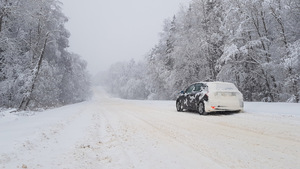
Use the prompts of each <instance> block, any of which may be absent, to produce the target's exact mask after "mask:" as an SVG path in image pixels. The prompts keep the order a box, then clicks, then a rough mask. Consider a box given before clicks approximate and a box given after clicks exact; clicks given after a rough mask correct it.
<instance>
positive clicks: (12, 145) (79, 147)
mask: <svg viewBox="0 0 300 169" xmlns="http://www.w3.org/2000/svg"><path fill="white" fill-rule="evenodd" d="M273 105H275V104H273ZM268 106H269V107H271V108H274V106H270V105H269V104H267V103H246V106H245V111H244V112H241V113H226V114H212V115H208V116H200V115H199V114H197V113H195V112H177V111H176V109H175V102H174V101H134V100H122V99H117V98H111V97H109V96H108V95H107V94H106V93H105V92H103V90H100V89H95V91H94V98H93V99H92V100H91V101H88V102H84V103H80V104H75V105H71V106H65V107H62V108H58V109H54V110H47V111H44V112H39V113H33V114H32V115H30V116H27V115H26V116H25V115H22V114H21V115H20V114H15V115H9V114H5V113H4V114H3V115H2V117H1V116H0V140H2V141H0V146H1V150H0V167H1V168H55V169H56V168H62V169H63V168H65V169H67V168H68V169H74V168H78V169H83V168H88V169H98V168H99V169H100V168H101V169H129V168H137V169H142V168H143V169H154V168H156V169H157V168H161V169H166V168H170V169H184V168H186V169H193V168H195V169H199V168H203V169H208V168H211V169H217V168H220V169H226V168H228V169H241V168H249V169H253V168H264V169H268V168H269V169H282V168H284V169H289V168H290V169H296V168H300V160H299V159H300V116H299V112H296V111H297V110H299V108H300V106H299V104H282V105H281V106H279V107H282V106H285V107H287V108H290V107H291V108H290V109H287V110H286V111H289V113H274V114H272V113H268V112H267V113H266V112H260V107H261V108H262V109H265V107H268ZM277 106H278V105H277ZM275 109H276V107H275V108H274V111H276V110H275ZM283 111H284V108H283ZM293 111H295V112H293ZM1 118H2V119H1Z"/></svg>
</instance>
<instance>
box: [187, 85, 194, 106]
mask: <svg viewBox="0 0 300 169" xmlns="http://www.w3.org/2000/svg"><path fill="white" fill-rule="evenodd" d="M185 93H186V100H185V103H186V105H187V109H191V110H192V109H194V105H193V103H194V102H195V101H194V100H195V85H191V86H190V87H188V88H187V89H186V91H185Z"/></svg>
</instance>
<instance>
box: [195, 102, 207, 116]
mask: <svg viewBox="0 0 300 169" xmlns="http://www.w3.org/2000/svg"><path fill="white" fill-rule="evenodd" d="M197 111H198V113H199V114H200V115H207V112H205V107H204V103H203V102H200V103H199V104H198V108H197Z"/></svg>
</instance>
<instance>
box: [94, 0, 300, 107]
mask: <svg viewBox="0 0 300 169" xmlns="http://www.w3.org/2000/svg"><path fill="white" fill-rule="evenodd" d="M299 38H300V1H299V0H193V1H192V2H191V3H190V4H189V6H188V7H182V8H181V9H180V10H179V12H178V13H177V14H176V15H175V16H174V17H173V18H171V19H167V20H166V21H165V23H164V27H163V30H162V32H161V34H160V40H159V42H158V44H157V45H156V46H155V47H153V49H152V50H151V51H150V52H149V53H148V54H147V56H146V58H145V59H144V61H141V62H139V63H136V62H135V61H133V60H132V61H130V62H120V63H116V64H114V65H112V66H111V68H110V69H109V70H108V71H107V72H104V73H102V74H101V82H102V84H104V85H105V86H106V87H107V90H108V91H109V92H111V93H114V94H117V95H119V96H121V97H122V98H127V99H174V98H175V97H176V95H177V93H178V92H179V91H180V90H183V89H184V88H186V87H187V86H188V85H189V84H191V83H193V82H197V81H226V82H232V83H234V84H235V85H236V86H237V87H238V88H239V90H241V92H242V93H243V95H244V99H245V100H246V101H269V102H277V101H284V102H286V101H287V102H299V99H300V98H299V95H300V62H299V59H300V39H299ZM145 40H147V39H145ZM101 82H100V83H101Z"/></svg>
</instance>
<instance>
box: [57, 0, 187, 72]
mask: <svg viewBox="0 0 300 169" xmlns="http://www.w3.org/2000/svg"><path fill="white" fill-rule="evenodd" d="M190 1H191V0H85V1H74V0H61V2H63V4H64V5H63V11H64V13H65V15H66V16H67V17H68V18H69V22H68V23H67V24H66V27H67V29H68V30H69V31H70V32H71V37H70V39H69V40H70V48H69V49H68V50H69V51H71V52H74V53H77V54H79V55H81V56H82V58H83V59H85V60H86V61H87V62H88V70H89V72H90V73H91V74H96V73H98V72H99V71H103V70H107V69H108V68H109V66H110V65H111V64H113V63H115V62H117V61H126V60H130V59H131V58H134V59H135V60H140V59H141V58H143V57H144V56H145V54H146V53H147V52H148V51H150V49H151V48H153V47H154V45H155V44H157V42H158V39H159V32H161V31H162V26H163V22H164V20H165V19H167V18H171V17H173V15H174V14H176V13H177V12H178V11H179V8H180V5H185V6H186V5H187V4H188V3H189V2H190Z"/></svg>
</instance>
